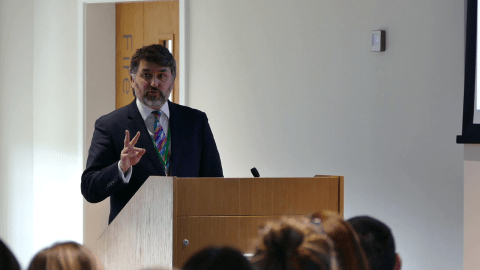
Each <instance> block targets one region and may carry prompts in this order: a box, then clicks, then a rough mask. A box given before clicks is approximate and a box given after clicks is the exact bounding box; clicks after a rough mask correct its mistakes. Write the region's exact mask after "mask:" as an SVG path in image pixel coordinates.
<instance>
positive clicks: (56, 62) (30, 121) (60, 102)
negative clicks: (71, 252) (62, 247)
mask: <svg viewBox="0 0 480 270" xmlns="http://www.w3.org/2000/svg"><path fill="white" fill-rule="evenodd" d="M77 11H78V9H77V3H76V2H75V1H63V0H53V1H52V0H23V1H14V0H6V1H1V2H0V56H1V59H2V61H1V62H2V63H1V64H0V69H1V70H0V93H1V94H0V95H1V98H0V103H1V106H0V107H1V111H2V117H1V123H0V127H1V135H2V140H1V151H0V153H1V154H0V164H1V165H0V166H1V171H2V179H1V180H0V185H1V189H0V198H1V199H0V202H1V204H0V209H2V210H1V212H0V219H1V222H0V233H1V234H0V237H2V239H5V240H6V242H7V243H8V244H9V245H10V246H11V248H12V250H13V251H14V253H15V254H16V255H17V257H18V259H19V260H20V262H21V264H22V265H23V266H24V267H26V266H27V264H28V262H29V260H30V258H31V257H32V256H33V255H34V253H36V252H37V251H38V250H40V249H41V248H44V247H46V246H48V245H50V244H52V243H53V242H56V241H62V240H74V241H78V242H81V241H82V197H81V195H80V193H79V190H80V180H79V179H80V173H81V171H82V162H83V160H82V158H81V152H80V149H81V148H80V145H81V143H80V142H81V139H83V137H82V136H80V135H81V134H80V129H79V127H80V125H79V121H81V120H82V119H83V118H82V115H81V112H82V111H81V108H80V102H79V101H80V96H79V95H78V88H77V85H78V81H77V66H78V63H77V20H76V18H77Z"/></svg>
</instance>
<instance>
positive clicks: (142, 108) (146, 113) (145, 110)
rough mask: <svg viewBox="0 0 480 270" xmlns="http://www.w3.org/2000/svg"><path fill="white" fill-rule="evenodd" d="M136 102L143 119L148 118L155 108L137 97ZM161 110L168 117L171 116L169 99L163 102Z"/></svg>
mask: <svg viewBox="0 0 480 270" xmlns="http://www.w3.org/2000/svg"><path fill="white" fill-rule="evenodd" d="M136 104H137V108H138V111H139V112H140V114H141V115H142V118H143V121H145V119H147V117H148V116H149V115H150V114H151V113H152V112H153V111H155V110H153V109H151V108H149V107H147V106H146V105H145V104H143V103H142V102H141V101H140V100H138V98H136ZM160 111H162V113H163V114H165V115H166V116H167V118H170V110H169V109H168V101H167V102H165V104H163V106H162V107H161V108H160Z"/></svg>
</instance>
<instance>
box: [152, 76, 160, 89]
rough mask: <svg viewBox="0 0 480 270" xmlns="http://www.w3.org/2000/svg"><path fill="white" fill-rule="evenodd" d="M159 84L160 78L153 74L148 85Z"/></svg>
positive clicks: (156, 85) (155, 85)
mask: <svg viewBox="0 0 480 270" xmlns="http://www.w3.org/2000/svg"><path fill="white" fill-rule="evenodd" d="M159 84H160V80H159V79H158V78H157V77H155V76H154V77H153V79H152V81H151V82H150V86H154V87H158V85H159Z"/></svg>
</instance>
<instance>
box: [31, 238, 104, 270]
mask: <svg viewBox="0 0 480 270" xmlns="http://www.w3.org/2000/svg"><path fill="white" fill-rule="evenodd" d="M102 269H103V267H102V265H101V264H100V263H99V262H98V261H97V260H96V258H95V257H94V256H93V254H92V253H91V252H90V250H88V249H87V248H86V247H84V246H82V245H80V244H77V243H75V242H64V243H57V244H55V245H53V246H52V247H49V248H46V249H43V250H41V251H40V252H38V253H37V255H35V257H33V259H32V261H31V262H30V266H29V267H28V270H102Z"/></svg>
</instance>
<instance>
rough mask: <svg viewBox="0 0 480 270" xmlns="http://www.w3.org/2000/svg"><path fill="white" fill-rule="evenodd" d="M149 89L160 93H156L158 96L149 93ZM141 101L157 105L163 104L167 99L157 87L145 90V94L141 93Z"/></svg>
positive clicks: (149, 104)
mask: <svg viewBox="0 0 480 270" xmlns="http://www.w3.org/2000/svg"><path fill="white" fill-rule="evenodd" d="M150 90H155V91H158V93H160V95H158V96H153V95H149V92H150ZM142 101H143V103H145V105H147V106H153V107H158V106H161V105H163V104H164V103H165V102H166V101H167V97H165V95H164V94H163V93H162V92H161V91H160V90H158V89H149V90H147V91H145V94H144V95H143V98H142Z"/></svg>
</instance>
